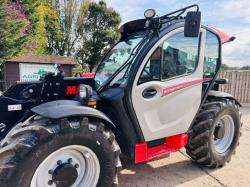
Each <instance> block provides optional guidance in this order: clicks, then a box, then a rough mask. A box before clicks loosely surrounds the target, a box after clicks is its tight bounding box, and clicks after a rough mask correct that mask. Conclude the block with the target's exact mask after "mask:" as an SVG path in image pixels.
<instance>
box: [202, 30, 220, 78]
mask: <svg viewBox="0 0 250 187" xmlns="http://www.w3.org/2000/svg"><path fill="white" fill-rule="evenodd" d="M204 58H205V59H204V77H209V78H210V77H213V76H214V75H215V73H216V69H217V64H218V62H219V40H218V38H217V36H216V35H215V34H213V33H212V32H210V31H207V35H206V47H205V57H204Z"/></svg>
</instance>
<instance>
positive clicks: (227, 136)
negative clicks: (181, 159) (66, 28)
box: [0, 5, 241, 187]
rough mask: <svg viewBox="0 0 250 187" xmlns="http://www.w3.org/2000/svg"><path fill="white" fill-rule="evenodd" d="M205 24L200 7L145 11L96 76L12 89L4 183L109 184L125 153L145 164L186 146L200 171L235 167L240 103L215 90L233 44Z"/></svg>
mask: <svg viewBox="0 0 250 187" xmlns="http://www.w3.org/2000/svg"><path fill="white" fill-rule="evenodd" d="M195 8H196V10H195V11H193V9H195ZM190 9H192V10H191V11H188V10H190ZM186 12H187V14H185V13H186ZM184 14H185V16H183V15H184ZM200 23H201V13H200V11H199V7H198V5H192V6H189V7H186V8H183V9H180V10H177V11H175V12H172V13H169V14H167V15H165V16H162V17H158V16H156V12H155V11H154V10H152V9H150V10H147V11H146V12H145V19H140V20H135V21H132V22H129V23H126V24H124V25H123V26H122V27H121V28H120V30H119V31H120V33H121V39H120V41H119V42H118V43H117V44H116V45H115V46H114V47H113V48H111V49H110V51H109V52H108V53H107V55H106V56H105V58H104V59H103V61H102V62H101V63H100V65H99V67H98V68H97V70H96V73H95V77H94V78H64V76H63V73H62V69H60V68H57V69H58V71H57V73H50V74H47V75H46V76H44V77H43V78H42V79H41V80H40V81H36V82H23V83H20V82H18V83H16V84H14V85H13V86H12V87H10V88H9V89H8V90H7V91H5V92H4V94H3V96H1V97H0V138H1V144H0V186H1V187H3V186H4V187H28V186H30V187H47V186H57V187H65V186H67V187H68V186H73V187H94V186H100V187H106V186H112V185H114V184H117V182H118V180H117V172H118V169H119V168H120V167H121V162H120V158H119V155H120V153H123V154H124V155H126V156H127V157H129V158H130V159H131V160H133V161H134V162H135V163H142V162H147V161H149V160H152V159H154V158H159V157H161V156H163V155H167V154H169V153H171V152H175V151H178V150H179V149H181V148H183V147H185V148H186V150H187V154H188V155H189V156H190V157H191V158H192V159H193V160H194V161H195V162H197V163H198V164H201V165H204V166H209V167H213V168H216V167H222V166H224V165H225V163H226V162H229V161H230V158H231V156H232V154H233V153H234V152H235V149H236V146H237V145H238V142H239V136H240V127H241V122H240V112H239V107H240V103H239V102H238V101H237V100H236V99H235V98H233V97H232V96H231V95H229V94H227V93H223V92H220V91H218V85H219V84H224V83H226V80H224V79H220V80H216V77H217V74H218V71H219V69H220V67H221V45H222V43H225V42H229V41H232V40H233V37H230V36H228V35H227V34H225V33H223V32H221V31H219V30H216V29H214V28H209V27H206V26H201V24H200Z"/></svg>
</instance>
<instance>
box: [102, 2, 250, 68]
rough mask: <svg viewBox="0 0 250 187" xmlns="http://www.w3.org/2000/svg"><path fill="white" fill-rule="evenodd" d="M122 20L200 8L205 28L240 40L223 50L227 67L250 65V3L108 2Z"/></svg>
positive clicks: (224, 47) (226, 45) (225, 46)
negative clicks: (151, 12) (146, 13)
mask: <svg viewBox="0 0 250 187" xmlns="http://www.w3.org/2000/svg"><path fill="white" fill-rule="evenodd" d="M106 2H107V4H108V6H111V7H113V8H114V9H115V10H116V11H118V12H119V13H120V14H121V16H122V21H123V22H127V21H129V20H133V19H138V18H142V17H143V13H144V10H146V9H148V8H154V9H155V10H156V11H157V14H158V15H159V16H160V15H164V14H166V13H168V12H170V11H174V10H176V9H179V8H183V7H185V6H188V5H191V4H194V3H196V4H198V5H199V6H200V9H201V12H202V22H203V24H204V25H211V26H214V27H217V28H220V29H222V30H224V31H226V32H227V33H230V34H232V35H233V36H235V37H236V38H237V39H236V40H235V41H234V42H232V43H228V44H225V45H224V46H223V63H224V64H227V65H230V66H245V65H250V0H106Z"/></svg>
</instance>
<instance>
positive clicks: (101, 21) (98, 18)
mask: <svg viewBox="0 0 250 187" xmlns="http://www.w3.org/2000/svg"><path fill="white" fill-rule="evenodd" d="M120 23H121V17H120V15H119V14H118V13H117V12H115V11H114V10H113V9H112V8H108V7H107V4H106V3H105V2H104V1H99V2H91V3H90V4H89V9H88V14H87V18H86V21H85V23H84V25H83V31H82V32H81V42H80V43H79V46H80V47H79V48H78V50H77V54H76V56H77V58H78V61H79V63H80V64H81V65H82V67H84V66H85V65H88V67H89V71H90V72H92V71H93V70H94V68H95V66H96V65H97V64H98V63H99V62H100V61H101V59H102V57H103V55H104V54H105V53H106V52H107V49H108V47H110V46H112V45H113V44H115V43H116V42H117V41H118V39H119V37H120V34H119V33H118V32H116V31H117V29H118V26H119V25H120Z"/></svg>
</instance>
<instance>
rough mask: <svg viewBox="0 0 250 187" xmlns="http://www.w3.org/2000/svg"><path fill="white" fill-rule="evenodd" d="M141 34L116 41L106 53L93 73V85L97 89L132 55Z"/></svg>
mask: <svg viewBox="0 0 250 187" xmlns="http://www.w3.org/2000/svg"><path fill="white" fill-rule="evenodd" d="M142 39H143V36H133V37H129V38H127V39H126V40H123V41H120V42H119V43H117V44H116V45H115V46H114V47H113V48H112V49H111V50H110V51H109V53H108V54H107V55H106V57H105V58H104V60H103V61H102V62H101V64H100V65H99V67H98V69H97V71H96V74H95V87H96V89H98V88H99V87H100V86H101V85H102V84H103V83H104V82H105V81H107V80H108V79H109V78H110V77H111V76H112V75H113V74H114V73H115V72H116V71H117V70H118V69H119V68H120V67H121V66H122V65H123V64H124V63H126V62H127V61H128V60H129V59H130V58H131V57H132V56H133V55H135V54H132V53H133V52H134V49H135V48H136V47H137V46H138V44H139V43H140V41H142Z"/></svg>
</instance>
